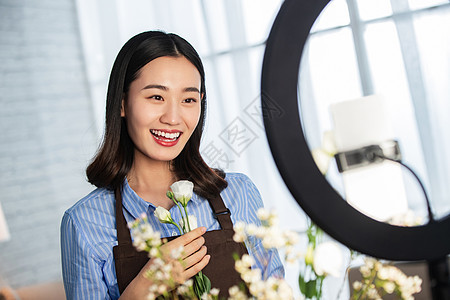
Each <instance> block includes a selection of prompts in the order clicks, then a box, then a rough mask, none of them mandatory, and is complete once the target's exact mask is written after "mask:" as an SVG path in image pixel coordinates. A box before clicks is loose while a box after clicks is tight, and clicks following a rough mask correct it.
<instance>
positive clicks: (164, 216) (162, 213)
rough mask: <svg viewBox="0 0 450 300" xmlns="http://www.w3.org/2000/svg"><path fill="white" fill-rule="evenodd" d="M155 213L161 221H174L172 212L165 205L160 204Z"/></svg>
mask: <svg viewBox="0 0 450 300" xmlns="http://www.w3.org/2000/svg"><path fill="white" fill-rule="evenodd" d="M154 215H155V217H157V218H158V220H159V221H160V222H161V223H171V222H173V220H172V216H171V215H170V212H169V211H168V210H167V209H165V208H164V207H162V206H158V207H157V208H156V209H155V212H154Z"/></svg>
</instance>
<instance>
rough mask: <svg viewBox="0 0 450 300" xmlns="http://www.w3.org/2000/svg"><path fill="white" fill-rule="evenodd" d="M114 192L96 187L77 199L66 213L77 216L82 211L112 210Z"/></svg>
mask: <svg viewBox="0 0 450 300" xmlns="http://www.w3.org/2000/svg"><path fill="white" fill-rule="evenodd" d="M114 203H115V200H114V192H113V191H111V190H108V189H105V188H97V189H95V190H93V191H92V192H90V193H89V194H88V195H86V196H85V197H83V198H82V199H80V200H78V201H77V202H76V203H75V204H74V205H73V206H72V207H70V208H69V209H67V210H66V214H68V215H71V216H79V215H80V214H83V213H89V212H94V211H99V210H101V211H104V212H105V211H110V210H114V209H115V208H114Z"/></svg>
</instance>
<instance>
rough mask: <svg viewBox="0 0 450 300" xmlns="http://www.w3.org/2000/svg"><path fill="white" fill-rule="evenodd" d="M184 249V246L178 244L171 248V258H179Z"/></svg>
mask: <svg viewBox="0 0 450 300" xmlns="http://www.w3.org/2000/svg"><path fill="white" fill-rule="evenodd" d="M183 251H184V246H180V247H178V248H175V249H172V251H170V257H171V258H172V259H179V258H181V254H183Z"/></svg>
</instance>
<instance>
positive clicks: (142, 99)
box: [121, 56, 202, 161]
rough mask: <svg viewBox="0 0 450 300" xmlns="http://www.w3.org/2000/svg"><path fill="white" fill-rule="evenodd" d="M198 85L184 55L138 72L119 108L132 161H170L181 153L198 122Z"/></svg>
mask: <svg viewBox="0 0 450 300" xmlns="http://www.w3.org/2000/svg"><path fill="white" fill-rule="evenodd" d="M200 84H201V77H200V73H199V72H198V70H197V68H196V67H195V66H194V65H193V64H192V63H191V62H190V61H189V60H187V59H186V58H185V57H184V56H180V57H169V56H163V57H159V58H156V59H154V60H152V61H151V62H149V63H148V64H146V65H145V66H144V67H143V68H142V69H141V70H140V74H139V76H138V78H137V79H136V80H134V81H133V82H132V83H131V84H130V88H129V92H128V95H127V98H126V100H123V101H122V109H121V116H122V117H125V120H126V123H127V129H128V134H129V135H130V137H131V139H132V141H133V143H134V145H135V147H136V149H135V159H139V158H148V159H151V160H157V161H171V160H173V159H174V158H175V157H177V156H178V155H179V154H180V152H181V150H183V148H184V146H185V145H186V143H187V141H188V140H189V138H190V136H191V135H192V133H193V132H194V129H195V128H196V126H197V123H198V121H199V119H200V113H201V105H200V104H201V103H200V102H201V100H202V95H201V94H200Z"/></svg>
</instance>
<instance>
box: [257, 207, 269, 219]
mask: <svg viewBox="0 0 450 300" xmlns="http://www.w3.org/2000/svg"><path fill="white" fill-rule="evenodd" d="M256 215H257V216H258V219H260V220H261V221H267V220H268V219H269V216H270V213H269V211H268V210H267V209H265V208H260V209H258V211H257V212H256Z"/></svg>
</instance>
